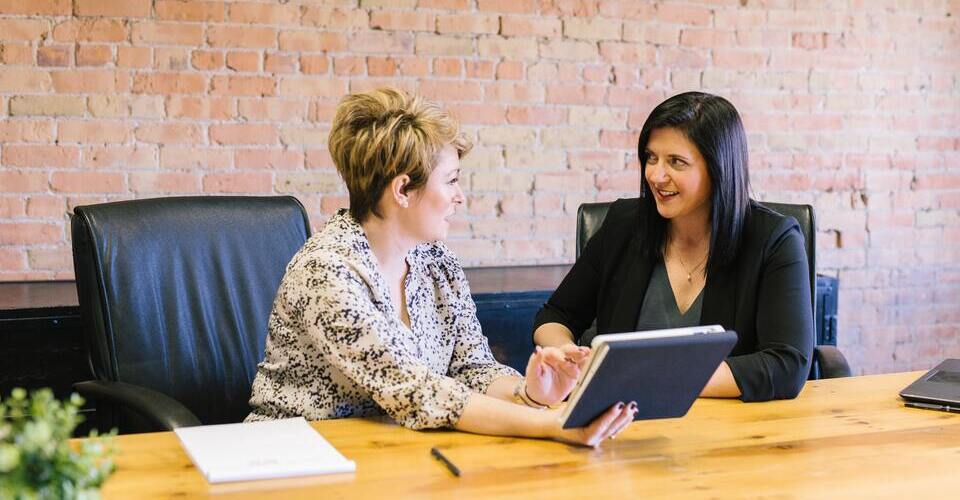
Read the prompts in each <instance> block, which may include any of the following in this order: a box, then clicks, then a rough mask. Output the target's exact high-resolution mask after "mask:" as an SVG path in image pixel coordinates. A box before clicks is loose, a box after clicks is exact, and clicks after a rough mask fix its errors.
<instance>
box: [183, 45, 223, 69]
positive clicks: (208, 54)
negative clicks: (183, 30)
mask: <svg viewBox="0 0 960 500" xmlns="http://www.w3.org/2000/svg"><path fill="white" fill-rule="evenodd" d="M224 59H225V58H224V54H223V52H221V51H219V50H195V51H193V53H192V54H191V55H190V64H192V65H193V67H194V68H195V69H199V70H212V69H220V68H222V67H223V63H224Z"/></svg>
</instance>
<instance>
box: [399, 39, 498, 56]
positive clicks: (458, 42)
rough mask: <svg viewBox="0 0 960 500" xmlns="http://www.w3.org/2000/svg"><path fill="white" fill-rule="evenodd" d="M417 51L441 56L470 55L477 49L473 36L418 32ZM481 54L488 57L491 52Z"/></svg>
mask: <svg viewBox="0 0 960 500" xmlns="http://www.w3.org/2000/svg"><path fill="white" fill-rule="evenodd" d="M416 53H417V54H433V55H441V56H469V55H473V54H474V53H475V50H474V42H473V39H472V38H467V37H456V36H449V35H434V34H432V33H418V34H417V40H416ZM480 55H481V56H484V57H486V56H488V55H490V54H484V53H483V52H481V54H480Z"/></svg>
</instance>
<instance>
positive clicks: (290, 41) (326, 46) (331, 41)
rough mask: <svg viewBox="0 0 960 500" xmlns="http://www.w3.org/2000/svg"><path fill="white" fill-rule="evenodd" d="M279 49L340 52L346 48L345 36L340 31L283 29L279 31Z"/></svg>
mask: <svg viewBox="0 0 960 500" xmlns="http://www.w3.org/2000/svg"><path fill="white" fill-rule="evenodd" d="M280 50H282V51H288V52H340V51H344V50H347V37H346V36H345V35H344V34H342V33H331V32H323V33H317V32H316V31H313V30H309V31H307V30H304V31H290V30H284V31H281V32H280Z"/></svg>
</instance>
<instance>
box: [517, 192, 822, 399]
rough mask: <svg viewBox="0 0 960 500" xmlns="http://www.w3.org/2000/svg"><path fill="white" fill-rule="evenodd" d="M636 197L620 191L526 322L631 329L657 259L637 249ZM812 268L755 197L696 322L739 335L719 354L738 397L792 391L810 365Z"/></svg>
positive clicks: (639, 219) (788, 229)
mask: <svg viewBox="0 0 960 500" xmlns="http://www.w3.org/2000/svg"><path fill="white" fill-rule="evenodd" d="M644 218H645V215H642V213H641V205H640V200H639V199H638V198H632V199H625V200H618V201H616V202H614V203H613V204H612V205H611V206H610V210H609V211H608V212H607V216H606V219H604V222H603V225H602V226H601V227H600V229H599V230H598V231H597V233H596V234H595V235H594V236H593V238H591V239H590V241H589V242H588V243H587V246H586V248H584V251H583V254H582V255H581V256H580V258H579V259H578V260H577V262H576V263H575V264H574V265H573V268H572V269H571V270H570V272H569V273H568V274H567V276H566V277H565V278H564V279H563V282H561V283H560V286H559V287H558V288H557V290H556V291H554V292H553V295H551V297H550V299H549V300H548V301H547V303H546V304H544V305H543V307H542V308H541V309H540V311H539V312H538V313H537V317H536V321H535V322H534V326H533V329H534V331H536V329H537V328H538V327H539V326H540V325H542V324H544V323H560V324H562V325H564V326H566V327H567V328H569V329H570V331H572V332H573V334H574V337H575V338H576V340H577V342H578V343H581V344H588V343H589V340H590V339H587V338H583V337H584V336H583V332H584V330H586V329H587V328H588V327H589V326H590V325H591V323H592V322H593V321H594V319H596V321H597V333H600V334H603V333H619V332H630V331H634V330H635V329H636V324H637V319H638V317H639V315H640V307H641V305H642V304H643V297H644V294H645V293H646V291H647V284H648V283H649V281H650V274H651V272H652V270H653V266H654V264H656V262H654V261H652V260H650V259H644V258H641V256H640V248H641V247H640V243H641V241H642V238H643V237H644V229H643V228H645V227H646V225H645V223H644V222H645V221H644V220H643V219H644ZM810 300H811V299H810V275H809V274H808V271H807V257H806V253H805V250H804V244H803V235H802V234H800V227H799V225H798V224H797V222H796V220H795V219H793V218H792V217H784V216H782V215H780V214H777V213H776V212H773V211H771V210H769V209H767V208H764V207H762V206H760V205H759V204H757V203H756V202H751V203H750V209H749V212H748V215H747V220H746V223H745V226H744V231H743V240H742V244H741V247H740V250H739V252H738V254H737V258H736V259H735V261H734V262H733V263H732V264H730V265H729V266H727V267H725V268H724V269H722V270H721V271H719V272H717V273H716V274H715V275H712V274H711V275H708V276H707V282H706V285H705V287H704V296H703V307H702V310H701V313H700V324H701V325H711V324H720V325H723V326H724V327H725V328H726V329H728V330H734V331H736V332H737V336H738V337H739V340H738V342H737V345H736V346H735V347H734V348H733V351H732V353H731V356H730V357H729V358H727V360H726V361H727V364H728V365H729V366H730V370H731V371H732V372H733V377H734V379H735V380H736V382H737V385H738V386H739V388H740V392H741V393H742V396H741V399H742V400H743V401H766V400H770V399H786V398H794V397H796V396H797V394H798V393H799V392H800V389H802V388H803V384H804V382H805V381H806V379H807V375H808V374H809V372H810V359H811V354H812V351H813V343H814V326H813V311H812V309H813V307H812V305H811V304H810Z"/></svg>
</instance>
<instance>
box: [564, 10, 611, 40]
mask: <svg viewBox="0 0 960 500" xmlns="http://www.w3.org/2000/svg"><path fill="white" fill-rule="evenodd" d="M622 30H623V22H622V21H621V20H619V19H607V18H603V17H593V16H591V17H589V18H583V17H568V18H566V19H564V20H563V36H565V37H568V38H576V39H582V40H620V38H621V35H620V33H621V31H622Z"/></svg>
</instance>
